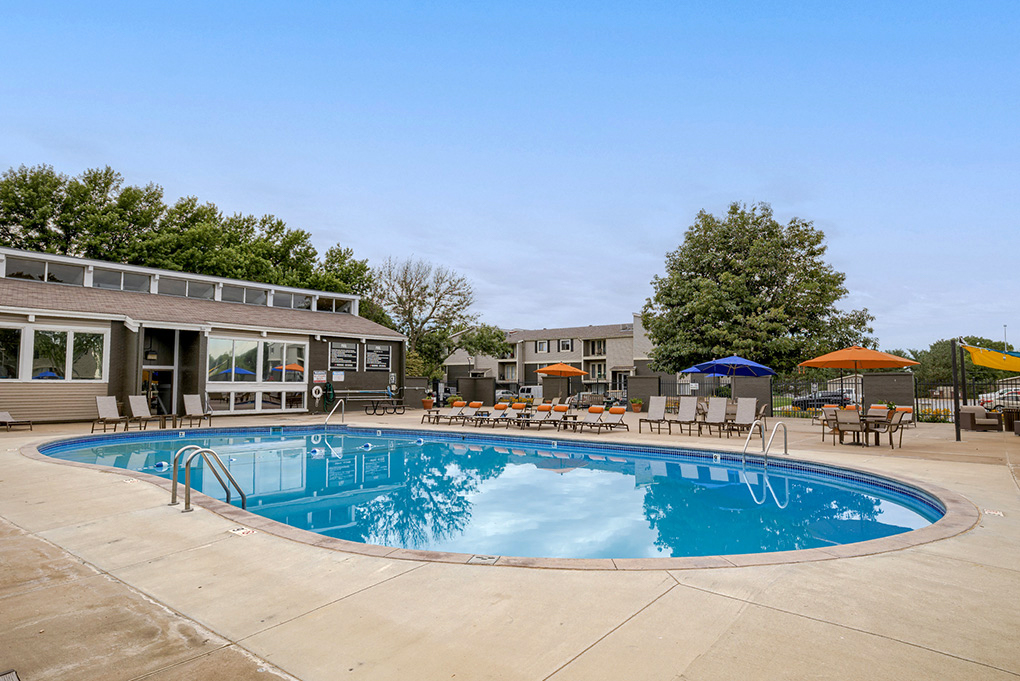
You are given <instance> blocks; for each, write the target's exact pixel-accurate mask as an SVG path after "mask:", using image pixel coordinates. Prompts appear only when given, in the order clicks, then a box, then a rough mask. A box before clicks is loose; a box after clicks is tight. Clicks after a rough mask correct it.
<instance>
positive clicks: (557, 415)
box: [537, 404, 570, 430]
mask: <svg viewBox="0 0 1020 681" xmlns="http://www.w3.org/2000/svg"><path fill="white" fill-rule="evenodd" d="M549 406H551V407H552V411H551V412H550V413H549V417H548V418H545V419H543V420H541V421H539V422H538V424H537V425H538V429H539V430H542V426H544V425H546V424H549V425H550V426H552V427H553V428H559V427H560V424H561V423H563V422H564V420H565V417H566V415H567V412H568V411H570V407H568V406H567V405H565V404H556V405H549Z"/></svg>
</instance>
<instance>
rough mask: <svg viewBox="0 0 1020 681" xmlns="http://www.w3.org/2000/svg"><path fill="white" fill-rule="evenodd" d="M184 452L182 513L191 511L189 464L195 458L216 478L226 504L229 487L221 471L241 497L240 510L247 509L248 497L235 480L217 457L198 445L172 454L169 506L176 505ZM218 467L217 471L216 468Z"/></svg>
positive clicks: (185, 447) (228, 496)
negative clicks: (179, 465)
mask: <svg viewBox="0 0 1020 681" xmlns="http://www.w3.org/2000/svg"><path fill="white" fill-rule="evenodd" d="M185 452H190V453H189V454H188V458H187V459H185V461H184V510H183V511H181V512H182V513H188V512H189V511H191V510H192V508H191V462H192V461H194V460H195V457H196V456H201V457H202V459H203V460H204V461H205V463H206V466H208V467H209V470H210V471H212V474H213V475H214V476H215V477H216V480H217V482H219V483H220V486H221V487H222V488H223V491H224V492H225V493H226V495H227V503H228V504H229V503H230V487H229V486H228V485H227V483H226V482H224V481H223V477H222V476H221V475H220V471H222V473H223V475H224V476H226V478H227V480H228V481H230V484H231V485H233V486H234V489H236V490H237V494H238V495H239V496H240V497H241V508H242V509H245V508H247V507H248V497H247V495H246V494H245V493H244V490H242V489H241V486H240V485H239V484H237V480H235V479H234V476H233V475H231V474H230V471H229V470H228V469H227V467H226V466H225V465H224V464H223V461H222V460H221V459H220V457H219V455H218V454H217V453H216V452H214V451H213V450H211V449H209V448H208V447H199V446H198V445H185V446H184V447H181V448H180V449H179V450H177V453H176V454H174V467H173V482H172V483H171V486H170V506H176V505H177V503H178V502H177V470H178V464H179V463H180V460H181V457H182V455H183V454H184V453H185ZM217 466H219V469H220V470H219V471H217V470H216V467H217Z"/></svg>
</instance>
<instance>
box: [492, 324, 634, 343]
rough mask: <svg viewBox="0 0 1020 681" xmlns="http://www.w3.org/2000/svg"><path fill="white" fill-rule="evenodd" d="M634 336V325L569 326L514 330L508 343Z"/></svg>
mask: <svg viewBox="0 0 1020 681" xmlns="http://www.w3.org/2000/svg"><path fill="white" fill-rule="evenodd" d="M633 335H634V324H603V325H601V326H570V327H565V328H562V329H516V330H514V331H511V332H510V334H509V341H510V342H511V343H516V342H517V341H533V340H557V339H560V338H564V339H565V338H578V339H581V340H588V339H591V338H629V337H630V336H633Z"/></svg>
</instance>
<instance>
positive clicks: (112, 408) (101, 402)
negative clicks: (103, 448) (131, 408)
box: [92, 395, 128, 433]
mask: <svg viewBox="0 0 1020 681" xmlns="http://www.w3.org/2000/svg"><path fill="white" fill-rule="evenodd" d="M96 410H97V411H98V412H99V418H97V419H96V420H95V421H93V422H92V432H93V433H94V432H96V426H98V425H100V424H102V426H103V432H104V433H105V432H106V427H107V426H109V425H112V426H113V432H115V433H116V432H117V425H118V424H121V423H123V424H124V430H127V421H128V418H127V417H126V416H121V415H120V410H119V409H117V398H116V397H113V396H112V395H108V396H99V395H97V396H96Z"/></svg>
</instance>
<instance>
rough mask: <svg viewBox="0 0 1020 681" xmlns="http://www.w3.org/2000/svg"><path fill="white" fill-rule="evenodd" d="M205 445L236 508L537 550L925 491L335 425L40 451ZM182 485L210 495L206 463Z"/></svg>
mask: <svg viewBox="0 0 1020 681" xmlns="http://www.w3.org/2000/svg"><path fill="white" fill-rule="evenodd" d="M186 444H198V445H201V446H205V447H210V448H212V449H214V450H215V451H216V452H217V453H218V454H219V455H220V457H221V458H222V459H223V461H224V463H225V464H226V465H227V466H228V468H229V469H230V471H231V473H232V474H233V476H234V477H235V478H236V479H237V480H238V482H239V483H240V484H241V487H242V489H243V490H244V491H245V493H246V494H247V495H248V510H249V511H250V512H252V513H255V514H258V515H261V516H264V517H266V518H269V519H272V520H275V521H278V522H281V523H285V524H287V525H291V526H293V527H298V528H301V529H306V530H310V531H313V532H317V533H319V534H322V535H325V536H329V537H335V538H338V539H343V540H348V541H354V542H360V543H364V544H378V545H383V546H391V547H398V548H407V549H417V550H427V551H443V552H456V553H466V554H488V555H493V556H525V557H527V556H535V557H539V556H540V557H548V558H653V557H678V556H716V555H733V554H747V553H763V552H775V551H788V550H797V549H808V548H819V547H829V546H836V545H841V544H847V543H852V542H859V541H865V540H870V539H876V538H881V537H888V536H891V535H896V534H901V533H904V532H908V531H910V530H914V529H917V528H921V527H925V526H927V525H930V524H932V523H933V522H935V521H937V520H938V519H939V518H941V517H942V515H943V514H944V513H945V507H944V506H943V505H942V503H941V502H940V501H939V500H938V499H937V498H935V497H934V496H933V495H931V494H928V493H927V492H925V491H923V490H920V489H917V488H915V487H912V486H910V485H907V484H905V483H900V482H898V481H893V480H890V479H887V478H882V477H879V476H875V475H871V474H867V473H861V472H856V471H850V470H846V469H839V468H834V467H828V466H822V465H818V464H809V463H805V462H800V461H795V460H792V459H789V458H785V457H783V458H774V457H772V458H770V459H769V464H768V469H767V474H766V470H765V468H764V467H763V465H762V462H761V460H760V459H757V458H753V459H752V458H749V459H748V461H747V464H746V466H745V465H742V463H741V459H740V456H739V455H734V454H732V453H713V452H707V451H697V450H690V449H681V448H672V447H647V446H640V447H639V446H635V445H623V444H596V443H583V442H578V441H562V440H545V439H542V440H538V439H530V438H514V437H510V436H499V435H491V436H490V435H475V434H466V435H465V434H460V433H449V434H447V433H437V432H432V431H401V430H369V429H359V428H352V427H345V426H336V427H331V428H330V429H329V431H328V433H327V432H324V430H323V429H322V427H315V428H311V427H286V428H240V429H212V430H205V431H198V430H191V431H172V432H167V431H163V432H160V433H155V434H154V433H150V432H141V433H138V432H136V433H129V434H118V435H109V436H90V437H83V438H76V439H73V440H65V441H60V442H56V443H51V444H48V445H43V446H41V447H40V448H39V450H40V451H41V452H42V453H43V454H46V455H48V456H51V457H55V458H60V459H65V460H71V461H79V462H85V463H92V464H100V465H105V466H112V467H117V468H127V469H132V470H138V471H143V472H145V473H149V474H152V475H156V476H160V477H163V478H169V477H170V475H171V473H170V470H169V462H170V461H171V458H172V456H173V453H174V452H175V451H177V450H178V449H179V448H181V447H182V446H184V445H186ZM197 465H198V468H197V469H196V471H195V472H194V473H193V480H194V484H195V488H196V489H198V490H201V491H202V492H204V493H205V494H207V495H210V496H212V497H215V498H219V499H223V498H224V494H223V491H222V489H221V488H220V487H219V484H218V483H217V482H216V481H215V479H213V477H212V475H211V473H210V472H209V471H208V470H206V469H205V468H204V467H202V464H201V463H200V462H199V463H198V464H197Z"/></svg>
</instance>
